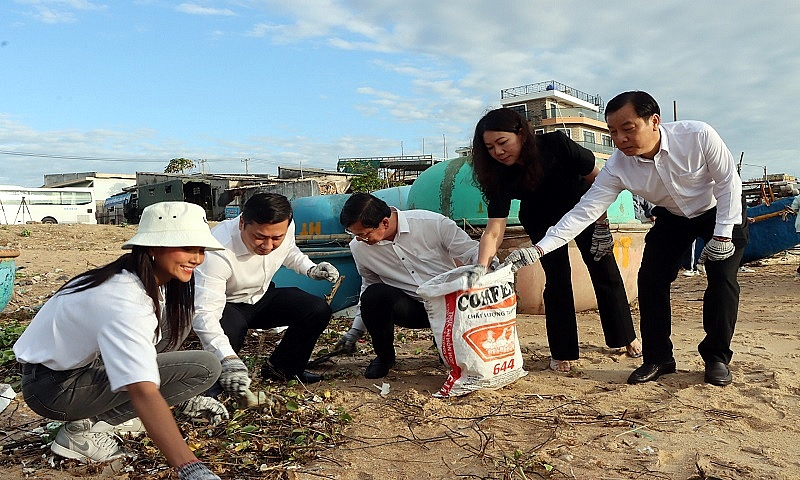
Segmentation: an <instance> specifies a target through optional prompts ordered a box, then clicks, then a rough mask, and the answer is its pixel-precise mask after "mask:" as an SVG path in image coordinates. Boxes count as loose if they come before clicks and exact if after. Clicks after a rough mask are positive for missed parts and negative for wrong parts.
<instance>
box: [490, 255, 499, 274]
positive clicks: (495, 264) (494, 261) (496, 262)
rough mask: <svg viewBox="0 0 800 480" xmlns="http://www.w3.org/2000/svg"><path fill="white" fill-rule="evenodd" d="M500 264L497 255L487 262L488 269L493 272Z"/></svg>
mask: <svg viewBox="0 0 800 480" xmlns="http://www.w3.org/2000/svg"><path fill="white" fill-rule="evenodd" d="M500 265H502V263H500V260H498V259H497V257H494V258H493V259H492V261H491V262H489V271H490V272H494V271H495V270H497V269H498V268H500Z"/></svg>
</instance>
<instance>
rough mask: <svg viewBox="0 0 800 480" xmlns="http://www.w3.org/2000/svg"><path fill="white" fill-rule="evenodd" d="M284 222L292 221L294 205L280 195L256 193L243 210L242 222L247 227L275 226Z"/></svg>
mask: <svg viewBox="0 0 800 480" xmlns="http://www.w3.org/2000/svg"><path fill="white" fill-rule="evenodd" d="M284 220H289V221H290V222H291V221H292V204H291V203H289V199H287V198H286V197H284V196H283V195H281V194H279V193H256V194H255V195H253V196H252V197H250V199H249V200H247V202H245V204H244V207H243V208H242V221H243V222H244V224H245V225H248V224H251V223H258V224H260V225H273V224H275V223H280V222H282V221H284Z"/></svg>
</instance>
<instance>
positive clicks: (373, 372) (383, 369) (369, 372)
mask: <svg viewBox="0 0 800 480" xmlns="http://www.w3.org/2000/svg"><path fill="white" fill-rule="evenodd" d="M392 367H394V360H392V361H390V362H387V361H384V360H381V359H380V358H375V359H374V360H372V361H371V362H369V366H367V369H366V370H365V371H364V377H365V378H383V377H385V376H386V375H388V374H389V369H391V368H392Z"/></svg>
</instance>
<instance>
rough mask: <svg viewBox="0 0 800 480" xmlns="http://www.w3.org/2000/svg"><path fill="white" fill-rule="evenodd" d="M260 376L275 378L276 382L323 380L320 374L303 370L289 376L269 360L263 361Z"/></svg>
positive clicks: (313, 381)
mask: <svg viewBox="0 0 800 480" xmlns="http://www.w3.org/2000/svg"><path fill="white" fill-rule="evenodd" d="M261 378H263V379H264V380H276V381H278V382H288V381H289V380H299V381H300V382H302V383H317V382H321V381H322V380H323V377H322V375H319V374H316V373H311V372H303V373H301V374H299V375H292V376H289V375H286V374H285V373H283V372H281V371H279V370H278V369H276V368H275V367H273V366H272V364H271V363H269V362H265V363H264V366H262V367H261Z"/></svg>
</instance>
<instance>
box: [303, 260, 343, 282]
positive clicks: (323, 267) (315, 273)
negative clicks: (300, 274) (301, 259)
mask: <svg viewBox="0 0 800 480" xmlns="http://www.w3.org/2000/svg"><path fill="white" fill-rule="evenodd" d="M306 276H307V277H308V278H313V279H314V280H327V281H329V282H331V283H333V282H335V281H336V280H338V279H339V270H336V267H334V266H333V265H331V264H330V263H328V262H320V263H318V264H316V265H314V266H313V267H311V268H309V269H308V272H306Z"/></svg>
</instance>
